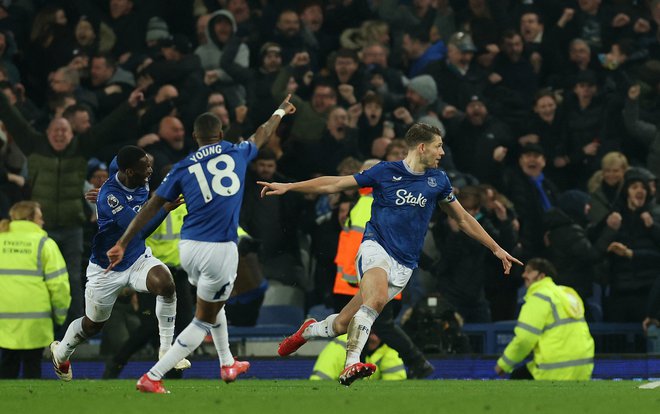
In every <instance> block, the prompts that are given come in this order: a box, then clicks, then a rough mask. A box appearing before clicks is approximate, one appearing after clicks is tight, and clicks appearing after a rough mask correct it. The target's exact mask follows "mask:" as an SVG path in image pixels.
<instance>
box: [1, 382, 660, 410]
mask: <svg viewBox="0 0 660 414" xmlns="http://www.w3.org/2000/svg"><path fill="white" fill-rule="evenodd" d="M640 384H642V383H641V382H636V381H592V382H581V383H571V382H561V383H559V382H533V381H523V382H514V381H389V382H388V381H359V382H356V383H355V384H353V385H352V386H351V387H350V388H346V387H343V386H340V385H339V384H337V383H334V382H328V381H315V382H312V381H291V380H280V381H272V380H269V381H266V380H239V381H237V382H235V383H233V384H224V383H222V382H220V381H210V380H166V381H165V385H166V387H167V388H168V389H169V390H170V391H171V393H170V394H168V395H152V394H141V393H139V392H137V391H135V381H132V380H131V381H128V380H114V381H96V380H74V381H72V382H70V383H63V382H58V381H0V413H2V414H40V413H49V414H52V413H65V414H78V413H90V414H92V413H93V414H105V413H112V414H129V413H140V414H151V413H156V414H161V413H162V414H165V413H181V414H187V413H195V414H198V413H199V414H206V413H213V414H216V413H228V414H229V413H238V414H252V413H255V414H259V413H287V414H322V413H333V414H352V413H360V414H363V413H364V414H369V413H377V414H388V413H396V414H421V413H434V414H437V413H459V414H469V413H488V414H491V413H516V414H518V413H520V414H526V413H562V414H582V413H594V414H605V413H620V414H628V413H634V414H646V413H649V414H650V413H654V414H658V413H660V389H653V390H644V389H638V388H637V387H638V386H639V385H640Z"/></svg>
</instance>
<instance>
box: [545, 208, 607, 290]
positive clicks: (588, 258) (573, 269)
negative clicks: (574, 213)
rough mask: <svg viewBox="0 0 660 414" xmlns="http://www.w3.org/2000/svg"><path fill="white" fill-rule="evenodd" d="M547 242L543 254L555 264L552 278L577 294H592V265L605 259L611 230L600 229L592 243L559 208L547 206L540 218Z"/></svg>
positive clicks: (581, 229) (580, 228) (583, 231)
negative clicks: (596, 238) (554, 272)
mask: <svg viewBox="0 0 660 414" xmlns="http://www.w3.org/2000/svg"><path fill="white" fill-rule="evenodd" d="M543 226H544V228H545V231H546V232H547V239H548V241H549V245H548V246H546V248H545V253H544V256H545V257H547V258H548V260H550V262H552V264H554V265H555V267H556V269H557V274H556V275H553V280H554V281H555V282H556V283H557V284H559V285H565V286H570V287H572V288H573V289H575V290H576V291H577V292H578V293H579V295H580V297H583V298H587V297H590V296H591V294H592V283H593V282H594V281H595V276H596V275H595V274H594V265H596V264H598V263H600V262H602V261H603V260H604V258H605V251H606V250H607V246H608V245H609V243H610V242H611V241H612V240H613V239H614V231H613V230H611V229H609V228H607V230H609V231H607V230H606V231H604V232H603V233H602V234H601V236H600V238H599V239H598V241H597V242H596V243H595V244H591V242H590V241H589V238H588V237H587V233H586V231H585V230H584V229H583V228H582V227H581V226H580V225H579V224H576V223H575V222H574V221H573V220H571V218H570V217H569V216H568V215H566V213H564V212H563V211H562V210H560V209H557V208H551V209H550V210H548V211H547V212H546V213H545V216H544V217H543Z"/></svg>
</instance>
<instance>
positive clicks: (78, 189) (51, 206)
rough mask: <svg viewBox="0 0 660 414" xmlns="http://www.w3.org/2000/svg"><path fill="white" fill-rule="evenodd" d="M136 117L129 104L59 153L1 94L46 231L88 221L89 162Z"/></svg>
mask: <svg viewBox="0 0 660 414" xmlns="http://www.w3.org/2000/svg"><path fill="white" fill-rule="evenodd" d="M136 118H137V115H136V112H135V111H134V110H133V108H131V107H130V106H129V105H128V103H125V104H123V105H122V106H120V107H119V108H117V109H116V110H115V111H114V112H113V113H112V114H110V115H109V116H108V117H107V118H105V119H104V120H103V121H102V122H100V123H99V124H97V125H95V126H93V127H92V128H91V129H90V130H89V131H88V132H87V133H85V134H82V135H79V136H74V137H73V139H72V141H71V143H70V144H69V145H68V146H67V147H66V149H64V151H61V152H55V151H54V150H53V148H52V147H51V146H50V144H49V142H48V137H47V136H46V135H45V134H43V133H40V132H38V131H36V130H35V129H34V128H32V127H31V126H30V125H29V124H28V123H27V122H26V121H25V119H23V117H22V116H21V115H20V113H19V112H18V110H16V108H14V107H12V106H11V105H10V104H9V101H8V100H7V98H6V97H5V95H4V94H0V119H1V120H2V121H3V122H4V124H5V126H6V127H7V131H9V133H10V134H11V135H12V137H13V138H14V140H15V141H16V143H17V144H18V146H19V148H20V149H21V150H22V151H23V153H24V154H25V155H26V156H27V157H28V178H29V182H30V185H31V187H32V200H34V201H37V202H39V203H40V204H41V210H42V212H43V215H44V221H45V222H46V224H45V226H44V227H45V228H46V230H48V229H53V228H57V227H68V226H79V225H81V224H82V223H83V222H84V220H85V216H84V213H83V202H84V199H83V183H84V181H85V179H86V176H87V159H88V158H90V157H92V156H94V154H95V151H96V150H97V149H98V148H99V147H100V146H103V145H104V144H106V143H109V142H111V141H113V140H114V139H116V137H121V136H122V133H123V131H124V128H126V124H130V123H131V121H134V122H136Z"/></svg>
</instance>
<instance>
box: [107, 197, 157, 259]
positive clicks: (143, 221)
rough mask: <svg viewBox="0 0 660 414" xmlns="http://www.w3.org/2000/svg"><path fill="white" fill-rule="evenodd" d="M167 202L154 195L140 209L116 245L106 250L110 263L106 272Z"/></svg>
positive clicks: (122, 256) (121, 257) (122, 255)
mask: <svg viewBox="0 0 660 414" xmlns="http://www.w3.org/2000/svg"><path fill="white" fill-rule="evenodd" d="M166 202H167V200H166V199H164V198H162V197H160V196H158V195H154V196H153V197H151V198H150V199H149V201H148V202H147V204H145V205H144V207H142V209H141V210H140V212H139V213H138V214H137V216H135V218H133V220H132V221H131V223H130V224H129V225H128V228H126V231H125V232H124V234H123V235H122V236H121V237H120V238H119V240H117V243H116V244H115V245H114V246H113V247H112V248H111V249H110V250H108V253H107V255H108V260H109V261H110V266H108V269H107V270H106V272H107V271H110V270H112V268H113V267H115V266H116V265H117V264H118V263H119V262H121V261H122V259H123V258H124V250H126V246H128V243H130V241H131V240H133V238H134V237H135V236H136V235H137V234H138V233H139V232H140V230H142V228H143V227H144V226H146V225H147V223H149V221H150V220H151V219H152V218H153V217H154V216H155V215H156V214H158V212H159V211H160V209H161V208H162V207H163V206H164V205H165V203H166Z"/></svg>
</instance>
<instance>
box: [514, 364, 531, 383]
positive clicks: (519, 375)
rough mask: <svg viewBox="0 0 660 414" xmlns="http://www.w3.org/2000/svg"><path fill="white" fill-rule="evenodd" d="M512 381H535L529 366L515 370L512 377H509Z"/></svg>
mask: <svg viewBox="0 0 660 414" xmlns="http://www.w3.org/2000/svg"><path fill="white" fill-rule="evenodd" d="M509 378H510V379H512V380H533V379H534V377H532V374H531V373H530V372H529V370H528V369H527V365H522V366H520V367H518V368H516V369H514V370H513V372H512V373H511V376H510V377H509Z"/></svg>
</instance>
